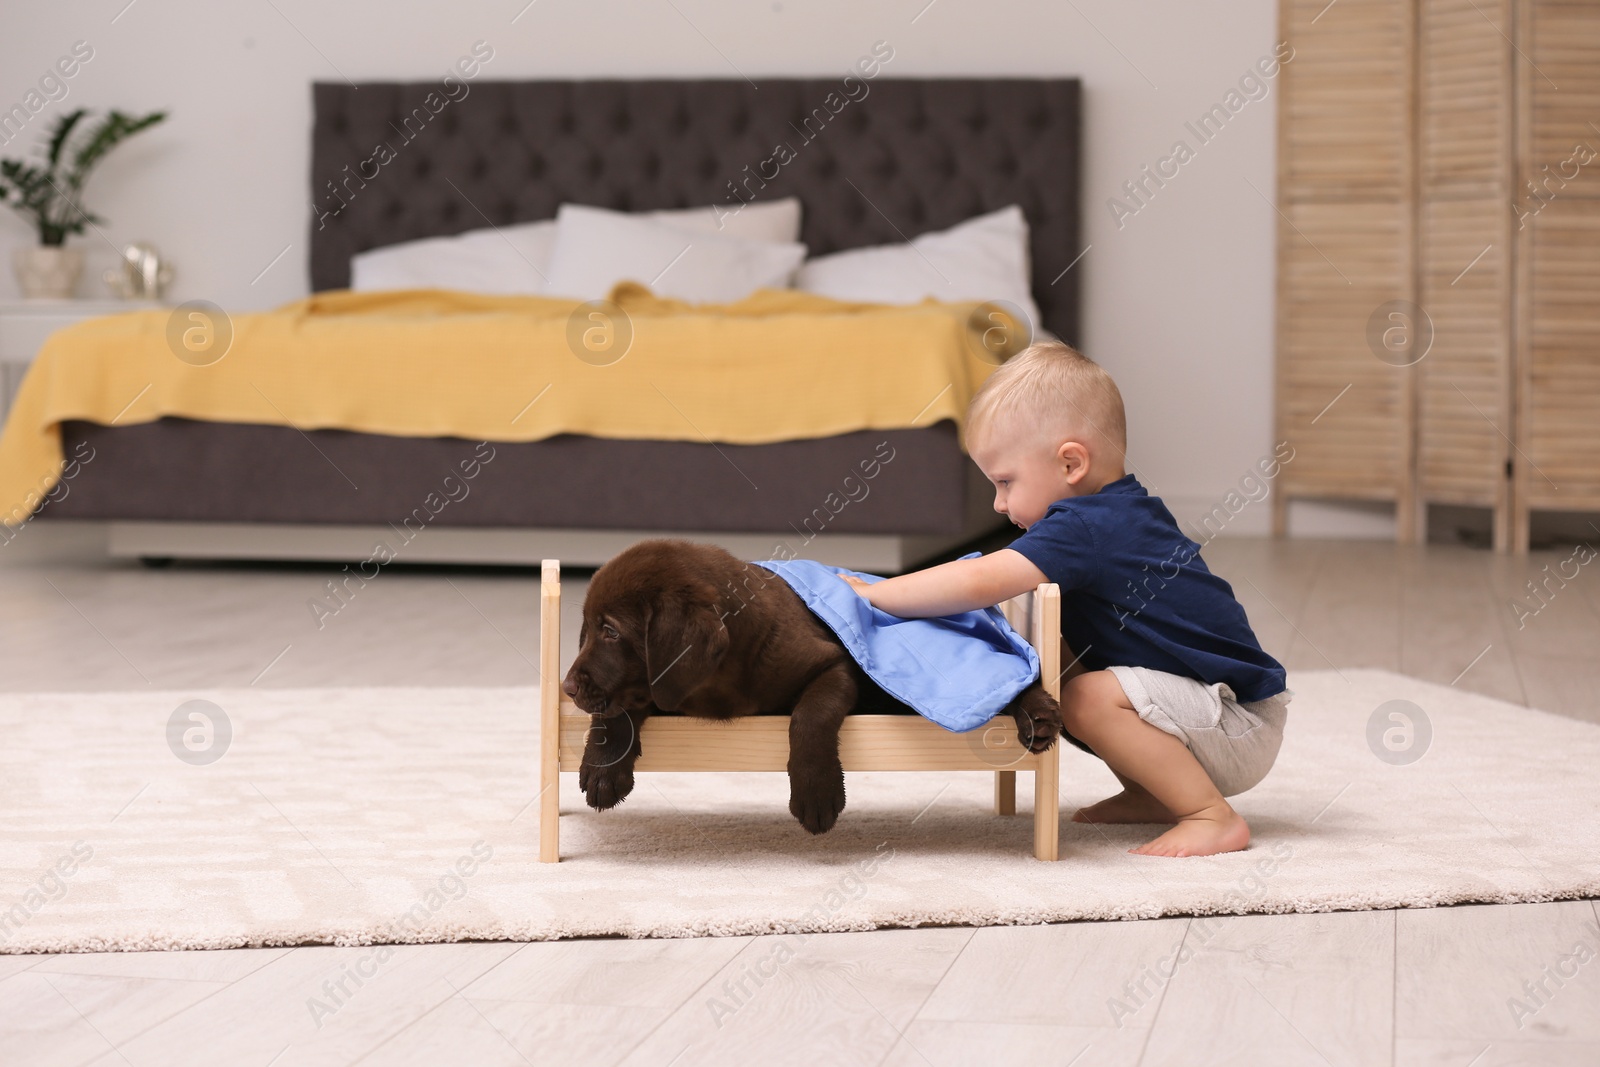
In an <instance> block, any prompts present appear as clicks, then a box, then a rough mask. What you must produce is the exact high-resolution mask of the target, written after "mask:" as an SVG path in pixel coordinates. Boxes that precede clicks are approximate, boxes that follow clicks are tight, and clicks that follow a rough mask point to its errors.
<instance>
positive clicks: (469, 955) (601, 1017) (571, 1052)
mask: <svg viewBox="0 0 1600 1067" xmlns="http://www.w3.org/2000/svg"><path fill="white" fill-rule="evenodd" d="M95 547H96V545H95V542H94V540H93V535H92V531H76V530H72V529H50V528H48V524H46V523H38V524H35V525H34V526H33V527H30V528H28V529H27V530H25V531H24V533H23V534H22V536H20V537H19V538H17V539H16V540H15V541H14V542H12V543H10V544H7V545H4V546H0V596H3V598H4V600H3V602H4V603H5V604H6V605H7V607H8V609H9V610H8V611H6V612H5V613H4V615H3V617H0V667H3V669H0V687H3V688H5V689H7V690H41V689H55V690H65V689H73V690H83V689H133V688H139V687H142V686H146V685H149V686H153V687H156V688H180V689H181V688H184V687H194V686H202V685H205V686H245V685H251V684H255V685H259V686H305V685H361V684H387V685H394V684H421V685H430V684H449V685H473V684H483V685H504V684H527V685H531V684H534V682H535V678H536V675H535V671H534V664H533V661H534V660H535V659H536V652H537V622H536V620H537V609H538V603H537V577H536V575H534V574H533V573H532V572H531V571H530V572H517V573H512V574H506V573H488V572H462V571H425V572H404V571H400V570H392V571H390V572H386V573H384V574H382V575H381V576H380V577H379V578H377V579H376V580H374V581H372V582H371V583H369V584H368V585H366V586H365V587H363V588H362V589H360V590H359V592H358V593H357V594H356V595H355V596H354V597H353V598H352V599H350V600H349V602H348V603H346V604H345V605H344V606H343V607H342V608H340V610H339V611H338V613H337V614H336V615H333V616H331V617H328V616H324V618H323V619H322V626H321V627H320V628H319V627H318V624H317V618H316V616H315V615H314V614H313V611H312V609H311V607H310V606H309V604H310V602H311V601H314V600H316V599H317V598H318V597H319V596H322V595H324V594H325V593H326V590H325V588H324V583H325V582H326V581H327V580H329V579H330V578H332V577H333V576H334V575H335V574H336V573H337V572H336V571H334V570H332V569H324V570H316V569H289V568H250V569H238V568H235V569H224V568H206V567H191V568H186V567H179V568H176V569H174V570H170V571H162V572H156V571H146V570H143V569H140V568H138V567H128V566H120V565H110V564H107V563H104V562H101V561H98V560H97V559H96V557H95ZM1570 553H1571V550H1570V548H1569V549H1567V550H1565V551H1555V552H1543V553H1536V554H1534V556H1533V557H1531V558H1530V559H1528V560H1523V561H1516V560H1511V559H1505V558H1500V557H1495V556H1492V555H1490V554H1489V553H1487V552H1485V551H1481V550H1476V549H1470V548H1457V547H1442V546H1432V547H1428V548H1417V549H1399V548H1396V547H1394V546H1392V545H1387V544H1381V543H1365V542H1317V541H1296V542H1281V543H1279V542H1271V541H1257V540H1245V539H1228V540H1218V541H1216V542H1213V543H1212V544H1211V545H1209V546H1207V548H1206V549H1205V553H1204V555H1205V558H1206V560H1207V561H1208V562H1209V564H1210V565H1211V567H1212V569H1213V570H1215V571H1217V572H1218V573H1220V574H1222V575H1223V576H1224V577H1225V578H1227V579H1228V580H1229V581H1230V582H1231V583H1232V584H1233V585H1234V588H1235V590H1236V591H1237V592H1238V594H1239V597H1240V599H1241V600H1242V601H1243V602H1244V604H1245V606H1246V608H1247V610H1248V611H1249V615H1250V618H1251V620H1252V622H1253V623H1254V625H1255V627H1256V630H1257V633H1258V634H1259V636H1260V637H1261V639H1262V642H1263V644H1264V645H1265V646H1266V647H1267V649H1268V650H1269V651H1271V652H1273V653H1274V654H1276V655H1277V656H1278V657H1279V658H1280V659H1282V660H1283V661H1284V662H1285V664H1286V665H1287V666H1288V667H1289V668H1290V669H1291V671H1292V670H1297V669H1315V668H1325V667H1330V666H1338V667H1358V666H1373V667H1383V668H1387V669H1390V670H1395V671H1402V672H1405V673H1407V674H1412V675H1415V676H1418V677H1421V678H1427V679H1430V680H1434V681H1439V682H1444V683H1450V682H1454V683H1455V684H1456V685H1458V686H1460V687H1462V688H1466V689H1471V690H1475V691H1478V692H1482V693H1487V694H1490V695H1493V696H1496V697H1500V698H1502V699H1505V700H1509V701H1514V702H1517V703H1527V704H1532V705H1534V706H1537V707H1542V708H1545V709H1547V710H1550V711H1554V712H1557V713H1559V714H1563V715H1568V716H1572V717H1574V718H1579V719H1584V720H1587V721H1589V722H1595V723H1600V695H1597V694H1600V656H1597V655H1596V649H1597V648H1600V576H1597V575H1600V572H1597V573H1590V570H1591V568H1589V567H1585V568H1583V570H1582V571H1581V572H1580V573H1579V574H1578V576H1577V577H1576V578H1573V579H1571V580H1570V581H1567V582H1566V583H1565V584H1564V585H1558V584H1557V583H1556V582H1554V581H1552V582H1551V584H1550V589H1551V590H1553V592H1547V593H1546V594H1545V598H1546V602H1545V603H1544V604H1543V605H1542V606H1541V605H1540V602H1539V601H1537V600H1532V599H1529V600H1527V601H1525V603H1526V607H1525V609H1524V610H1523V611H1521V612H1519V611H1518V610H1517V609H1516V608H1515V607H1514V606H1513V604H1514V602H1516V601H1517V600H1518V598H1519V596H1521V595H1525V594H1526V589H1525V583H1526V582H1527V581H1528V580H1529V579H1530V578H1534V577H1536V576H1538V577H1540V578H1542V577H1543V574H1542V572H1541V568H1543V567H1545V566H1546V565H1547V564H1548V565H1550V566H1551V570H1552V571H1554V570H1555V567H1556V564H1557V563H1559V562H1560V561H1561V560H1563V559H1565V558H1567V556H1569V555H1570ZM1569 573H1570V568H1569ZM573 592H574V594H575V595H572V596H570V597H568V598H567V601H568V603H567V606H566V612H565V616H564V627H563V628H564V630H565V631H566V636H565V639H564V640H565V645H566V650H567V655H568V656H569V657H570V655H571V649H572V642H573V639H574V637H575V634H576V628H577V624H576V610H577V606H578V604H579V602H580V601H581V596H579V595H576V594H577V593H579V592H580V590H579V589H578V588H576V583H574V586H573ZM1534 608H1538V611H1537V613H1536V614H1531V613H1530V612H1531V611H1532V609H1534ZM1556 758H1558V756H1557V757H1556ZM1180 862H1181V861H1180ZM0 892H7V893H9V891H5V890H4V889H3V887H0ZM785 943H787V945H785ZM375 951H377V950H375V949H374V948H372V947H366V948H333V947H324V946H314V947H304V948H295V949H260V950H240V951H231V952H196V953H130V954H103V955H64V956H52V957H41V956H22V957H18V956H0V1063H4V1064H7V1065H10V1064H63V1065H67V1064H91V1063H92V1064H98V1065H111V1064H131V1065H135V1067H144V1065H146V1064H148V1065H152V1067H157V1065H159V1067H173V1065H182V1064H191V1063H193V1064H229V1065H262V1067H265V1065H268V1064H273V1065H277V1067H289V1065H294V1064H310V1063H317V1064H323V1063H326V1064H350V1063H362V1064H391V1063H419V1064H472V1065H498V1064H526V1063H539V1064H543V1063H558V1062H559V1063H574V1064H585V1065H587V1064H615V1063H623V1064H654V1065H665V1064H678V1065H689V1064H697V1063H741V1064H752V1063H757V1064H767V1063H796V1064H806V1065H808V1067H815V1065H822V1064H828V1065H832V1064H880V1063H881V1064H897V1065H930V1064H931V1065H941V1067H942V1065H945V1064H969V1063H970V1064H989V1063H1006V1064H1011V1063H1018V1064H1031V1063H1049V1064H1063V1065H1065V1064H1071V1065H1074V1067H1090V1065H1095V1064H1129V1065H1132V1064H1145V1065H1164V1064H1182V1065H1186V1067H1189V1065H1201V1064H1229V1065H1234V1064H1270V1065H1274V1067H1277V1065H1295V1064H1310V1065H1331V1067H1345V1065H1351V1067H1358V1065H1359V1067H1367V1065H1374V1064H1390V1063H1393V1064H1429V1065H1441V1067H1442V1065H1447V1064H1454V1065H1460V1067H1468V1065H1470V1067H1492V1065H1504V1064H1537V1065H1542V1067H1543V1065H1561V1064H1574V1065H1578V1064H1582V1065H1585V1067H1592V1065H1595V1064H1600V912H1597V910H1596V907H1595V902H1593V901H1576V902H1562V903H1551V904H1526V905H1514V906H1494V907H1452V908H1439V909H1414V910H1402V911H1387V912H1354V913H1338V914H1326V915H1276V916H1239V917H1229V918H1222V919H1212V920H1202V919H1192V920H1191V919H1184V918H1173V919H1160V920H1153V921H1145V922H1118V923H1066V924H1059V925H1051V926H1037V927H1008V928H989V929H979V930H972V929H966V928H935V929H920V930H882V931H872V932H864V933H847V934H817V935H812V936H810V937H808V938H806V939H805V940H804V942H803V943H801V944H798V945H795V944H794V941H793V939H792V938H774V937H761V938H749V937H736V938H707V939H694V940H660V941H627V940H586V941H567V942H555V943H540V944H526V945H520V944H505V943H489V944H464V945H428V946H402V947H397V948H394V949H393V950H392V956H390V957H386V958H385V961H384V962H383V963H382V965H381V967H378V968H377V974H376V976H375V977H373V978H371V979H368V980H364V981H362V982H361V984H359V985H357V984H356V982H355V980H354V979H353V978H351V977H350V976H351V975H353V974H357V973H359V972H361V971H369V972H370V971H371V970H372V967H371V966H370V963H371V960H370V959H369V957H370V956H371V955H372V953H374V952H375ZM340 982H343V984H344V989H345V991H346V995H341V994H339V993H338V984H339V983H340ZM318 1003H321V1004H323V1005H324V1006H325V1007H331V1006H333V1005H337V1006H336V1007H335V1008H333V1010H332V1012H331V1014H329V1013H328V1012H327V1011H321V1012H319V1011H318V1010H317V1005H318Z"/></svg>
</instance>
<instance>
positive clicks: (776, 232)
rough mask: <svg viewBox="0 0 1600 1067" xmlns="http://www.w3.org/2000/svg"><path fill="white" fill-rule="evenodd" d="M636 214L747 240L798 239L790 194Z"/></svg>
mask: <svg viewBox="0 0 1600 1067" xmlns="http://www.w3.org/2000/svg"><path fill="white" fill-rule="evenodd" d="M640 217H642V218H647V219H654V220H655V221H656V222H665V223H668V224H670V225H673V226H682V227H684V228H685V229H693V230H702V231H705V232H707V233H720V234H721V235H722V236H724V237H743V238H745V239H746V240H750V241H771V242H774V243H778V244H793V243H794V242H796V241H798V240H800V201H799V200H798V199H796V198H795V197H792V196H791V197H786V198H785V199H783V200H762V201H759V202H757V203H754V204H732V205H728V204H718V205H716V206H715V207H686V208H679V209H677V210H675V211H646V212H642V213H640Z"/></svg>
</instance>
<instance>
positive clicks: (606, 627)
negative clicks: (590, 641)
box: [600, 622, 622, 641]
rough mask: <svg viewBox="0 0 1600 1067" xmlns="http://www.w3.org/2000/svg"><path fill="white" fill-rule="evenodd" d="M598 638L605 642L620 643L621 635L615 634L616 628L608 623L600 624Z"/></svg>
mask: <svg viewBox="0 0 1600 1067" xmlns="http://www.w3.org/2000/svg"><path fill="white" fill-rule="evenodd" d="M600 636H601V637H603V638H605V639H606V640H607V641H620V640H621V639H622V635H621V634H619V633H617V628H616V627H615V626H612V625H611V624H610V623H609V622H607V623H601V624H600Z"/></svg>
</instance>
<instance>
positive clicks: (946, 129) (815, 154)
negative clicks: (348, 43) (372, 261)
mask: <svg viewBox="0 0 1600 1067" xmlns="http://www.w3.org/2000/svg"><path fill="white" fill-rule="evenodd" d="M447 89H448V90H449V92H447V91H446V90H447ZM463 89H465V90H466V91H465V93H464V94H463ZM430 94H431V95H430ZM451 94H454V95H455V96H456V97H457V99H451ZM313 95H314V104H315V110H316V118H315V123H314V126H313V130H312V152H311V188H312V197H311V209H312V210H311V285H312V288H313V289H317V290H321V289H337V288H342V287H344V286H346V285H348V284H349V279H350V257H351V256H352V255H353V254H355V253H357V252H361V251H364V250H366V249H368V248H373V247H376V246H379V245H385V244H391V243H394V242H396V241H406V240H413V239H416V238H422V237H436V236H442V235H447V234H453V233H459V232H461V231H463V230H470V229H476V228H479V227H483V226H487V225H490V224H491V223H492V224H494V225H504V224H507V223H512V222H525V221H530V220H535V219H544V218H551V217H553V216H554V215H555V212H556V207H557V205H559V204H561V203H563V202H566V201H572V202H576V203H584V204H594V205H597V206H600V207H609V208H616V209H620V210H627V211H643V210H654V209H660V208H679V207H689V206H693V205H696V204H708V203H724V204H727V205H729V206H730V207H731V206H734V205H736V204H737V203H738V202H739V200H740V199H749V198H751V197H752V196H754V197H755V198H758V199H762V200H767V199H775V198H778V197H784V196H798V197H799V198H800V200H801V203H802V206H803V218H804V231H803V233H802V235H801V239H802V240H803V241H804V242H805V243H806V244H807V245H808V246H809V247H810V250H811V254H813V255H820V254H823V253H827V252H836V251H839V250H841V249H845V248H854V247H858V246H862V245H874V244H886V243H890V242H896V241H902V240H906V239H908V238H911V237H915V236H917V235H918V234H920V233H924V232H927V231H929V230H938V229H943V228H945V227H947V226H951V225H953V224H955V223H957V222H960V221H961V220H963V219H966V218H969V217H971V216H973V215H978V214H981V213H983V212H986V211H992V210H995V209H997V208H1001V207H1005V206H1006V205H1008V204H1013V203H1015V204H1020V205H1021V206H1022V209H1023V211H1024V212H1026V214H1027V217H1028V222H1029V224H1030V226H1031V228H1032V257H1033V292H1034V297H1035V300H1036V301H1037V302H1038V304H1039V308H1040V311H1041V313H1042V315H1043V316H1044V325H1045V326H1046V328H1048V329H1050V330H1051V331H1053V332H1054V333H1056V334H1058V335H1060V336H1061V337H1062V338H1064V339H1065V340H1067V341H1069V342H1073V343H1076V342H1077V341H1078V340H1079V334H1078V286H1077V277H1078V274H1079V271H1078V270H1076V269H1075V270H1072V271H1069V272H1067V273H1066V274H1064V275H1063V273H1062V272H1063V271H1066V270H1067V267H1068V266H1069V265H1070V264H1071V263H1072V262H1073V261H1074V260H1075V259H1076V257H1077V256H1078V254H1079V253H1080V252H1081V251H1082V245H1081V244H1080V239H1079V233H1080V224H1079V212H1078V180H1079V162H1078V158H1079V106H1078V100H1079V84H1078V81H1077V80H1076V79H1007V78H982V79H963V78H941V79H926V80H924V79H890V78H878V79H876V80H873V81H862V80H860V79H858V78H851V79H850V81H849V82H848V83H845V82H843V81H841V80H840V79H837V78H835V79H815V80H792V79H767V80H764V81H762V82H761V84H760V88H759V89H756V88H754V87H753V86H751V85H750V84H749V83H747V82H745V81H742V80H726V81H723V80H717V81H500V82H495V81H474V82H466V83H461V82H459V81H458V82H454V83H452V84H451V85H449V86H445V85H442V84H441V83H439V82H417V83H394V82H369V83H365V84H362V85H360V86H359V87H357V86H352V85H349V84H346V83H342V82H340V83H318V84H316V85H315V86H314V87H313ZM779 146H785V147H787V149H788V151H787V152H781V151H779V152H776V153H775V150H776V149H779ZM383 148H387V152H384V151H383V150H382V149H383ZM763 185H764V187H763ZM736 197H737V198H738V199H736Z"/></svg>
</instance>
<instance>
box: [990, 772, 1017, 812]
mask: <svg viewBox="0 0 1600 1067" xmlns="http://www.w3.org/2000/svg"><path fill="white" fill-rule="evenodd" d="M994 813H995V814H996V815H1015V814H1016V813H1017V772H1016V771H995V772H994Z"/></svg>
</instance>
